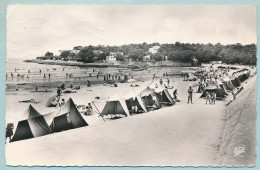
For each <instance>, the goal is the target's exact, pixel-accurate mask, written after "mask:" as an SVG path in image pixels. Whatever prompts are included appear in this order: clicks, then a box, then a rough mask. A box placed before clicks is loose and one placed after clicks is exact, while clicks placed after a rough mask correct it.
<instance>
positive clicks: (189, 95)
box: [188, 86, 193, 104]
mask: <svg viewBox="0 0 260 170" xmlns="http://www.w3.org/2000/svg"><path fill="white" fill-rule="evenodd" d="M192 93H193V89H192V88H191V86H190V87H189V89H188V103H190V101H191V104H193V103H192Z"/></svg>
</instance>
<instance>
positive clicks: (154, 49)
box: [149, 45, 160, 54]
mask: <svg viewBox="0 0 260 170" xmlns="http://www.w3.org/2000/svg"><path fill="white" fill-rule="evenodd" d="M159 48H160V46H158V45H157V46H153V47H152V48H149V53H152V54H155V53H157V52H158V50H159Z"/></svg>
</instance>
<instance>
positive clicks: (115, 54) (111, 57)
mask: <svg viewBox="0 0 260 170" xmlns="http://www.w3.org/2000/svg"><path fill="white" fill-rule="evenodd" d="M123 55H124V53H122V52H111V53H110V54H109V56H106V60H107V61H116V60H117V57H119V56H121V57H123Z"/></svg>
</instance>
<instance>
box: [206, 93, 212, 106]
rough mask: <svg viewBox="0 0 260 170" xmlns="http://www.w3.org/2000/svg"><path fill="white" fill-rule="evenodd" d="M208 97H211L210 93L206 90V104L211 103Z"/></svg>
mask: <svg viewBox="0 0 260 170" xmlns="http://www.w3.org/2000/svg"><path fill="white" fill-rule="evenodd" d="M210 98H211V97H210V93H209V92H208V91H206V104H208V102H209V104H210V103H211V101H210Z"/></svg>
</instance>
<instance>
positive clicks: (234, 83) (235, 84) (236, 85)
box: [231, 74, 241, 87]
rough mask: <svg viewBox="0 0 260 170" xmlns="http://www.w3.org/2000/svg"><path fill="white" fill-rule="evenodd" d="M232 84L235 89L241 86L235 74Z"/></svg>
mask: <svg viewBox="0 0 260 170" xmlns="http://www.w3.org/2000/svg"><path fill="white" fill-rule="evenodd" d="M231 82H232V84H233V85H234V86H235V87H239V86H240V85H241V82H240V80H239V78H238V77H237V75H235V74H233V76H232V77H231Z"/></svg>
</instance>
